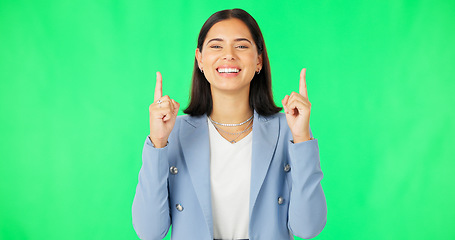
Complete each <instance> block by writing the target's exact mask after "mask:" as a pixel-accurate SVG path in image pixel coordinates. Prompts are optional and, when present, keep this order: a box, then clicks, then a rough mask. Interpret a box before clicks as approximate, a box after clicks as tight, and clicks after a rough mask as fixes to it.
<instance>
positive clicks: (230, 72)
mask: <svg viewBox="0 0 455 240" xmlns="http://www.w3.org/2000/svg"><path fill="white" fill-rule="evenodd" d="M216 71H217V72H218V74H219V75H221V76H223V77H235V76H237V75H238V74H239V72H240V71H242V69H240V68H239V67H236V66H228V65H223V66H219V67H218V68H217V69H216Z"/></svg>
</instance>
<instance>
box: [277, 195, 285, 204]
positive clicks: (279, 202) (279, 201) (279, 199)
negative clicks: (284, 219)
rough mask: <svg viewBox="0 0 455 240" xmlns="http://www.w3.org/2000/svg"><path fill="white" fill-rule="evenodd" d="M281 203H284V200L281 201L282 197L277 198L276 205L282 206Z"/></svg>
mask: <svg viewBox="0 0 455 240" xmlns="http://www.w3.org/2000/svg"><path fill="white" fill-rule="evenodd" d="M283 202H284V199H283V198H282V197H279V198H278V204H280V205H281V204H283Z"/></svg>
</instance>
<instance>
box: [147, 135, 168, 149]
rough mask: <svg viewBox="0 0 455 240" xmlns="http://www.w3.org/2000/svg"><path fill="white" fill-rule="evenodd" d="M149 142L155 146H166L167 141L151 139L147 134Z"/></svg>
mask: <svg viewBox="0 0 455 240" xmlns="http://www.w3.org/2000/svg"><path fill="white" fill-rule="evenodd" d="M149 139H150V142H152V144H153V147H155V148H164V147H166V146H167V144H168V141H167V140H161V141H160V140H153V139H152V138H151V137H150V135H149Z"/></svg>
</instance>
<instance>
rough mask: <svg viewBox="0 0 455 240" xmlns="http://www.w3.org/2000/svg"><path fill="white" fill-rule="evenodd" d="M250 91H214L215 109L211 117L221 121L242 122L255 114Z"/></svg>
mask: <svg viewBox="0 0 455 240" xmlns="http://www.w3.org/2000/svg"><path fill="white" fill-rule="evenodd" d="M247 90H248V91H246V93H245V91H244V92H243V93H242V92H239V93H235V94H225V93H215V92H214V91H212V102H213V109H212V114H211V115H210V117H211V118H212V119H213V120H215V121H217V122H220V123H241V122H243V121H245V120H247V119H248V118H249V117H251V115H253V109H251V108H250V104H249V89H247Z"/></svg>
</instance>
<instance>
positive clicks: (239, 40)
mask: <svg viewBox="0 0 455 240" xmlns="http://www.w3.org/2000/svg"><path fill="white" fill-rule="evenodd" d="M212 41H219V42H222V41H224V40H223V39H222V38H212V39H210V40H209V41H208V42H207V44H206V45H208V44H209V43H210V42H212ZM241 41H247V42H249V43H250V44H251V45H253V44H252V43H251V41H250V40H248V39H246V38H236V39H234V42H241Z"/></svg>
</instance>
